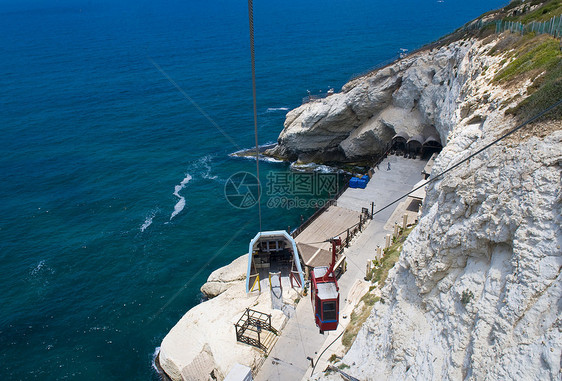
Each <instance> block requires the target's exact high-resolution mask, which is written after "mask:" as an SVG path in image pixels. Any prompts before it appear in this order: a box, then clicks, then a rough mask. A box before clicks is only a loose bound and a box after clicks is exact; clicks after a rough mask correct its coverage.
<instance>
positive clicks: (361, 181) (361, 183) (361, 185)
mask: <svg viewBox="0 0 562 381" xmlns="http://www.w3.org/2000/svg"><path fill="white" fill-rule="evenodd" d="M366 187H367V180H366V179H358V180H357V188H361V189H365V188H366Z"/></svg>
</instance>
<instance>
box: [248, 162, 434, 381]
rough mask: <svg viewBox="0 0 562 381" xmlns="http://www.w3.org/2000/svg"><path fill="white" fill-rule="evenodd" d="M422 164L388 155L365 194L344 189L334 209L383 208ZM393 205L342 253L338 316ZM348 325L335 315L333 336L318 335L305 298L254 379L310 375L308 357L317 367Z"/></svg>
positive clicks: (408, 183) (405, 188) (403, 189)
mask: <svg viewBox="0 0 562 381" xmlns="http://www.w3.org/2000/svg"><path fill="white" fill-rule="evenodd" d="M388 163H390V168H391V169H390V171H388V170H387V168H388ZM425 164H426V162H425V161H421V160H415V159H404V158H402V157H397V156H390V157H388V158H387V159H385V160H384V161H383V162H382V163H381V164H380V166H379V168H380V170H376V169H375V174H374V176H373V178H372V179H371V181H370V182H369V184H368V185H367V188H366V189H347V190H346V191H345V192H344V194H343V195H342V196H341V197H340V198H339V199H338V207H341V208H347V209H349V210H353V211H358V212H360V211H361V208H363V207H365V208H369V211H370V210H371V201H375V203H376V207H377V206H378V207H382V206H384V205H386V204H388V203H389V202H391V201H394V200H395V199H396V198H398V197H399V196H401V195H402V194H405V193H407V192H409V191H410V190H411V189H412V188H413V186H414V185H415V184H416V183H417V182H418V181H420V180H421V179H422V175H421V171H422V170H423V168H424V166H425ZM398 204H399V203H396V204H394V205H393V206H392V207H389V208H388V209H386V210H384V211H383V212H381V213H379V214H377V215H375V218H374V219H373V220H372V221H371V222H370V223H369V224H368V225H367V227H366V228H365V229H364V230H363V232H362V233H361V234H360V235H359V236H358V237H357V238H355V240H354V241H353V242H352V245H351V246H350V247H349V248H348V249H346V251H345V254H346V256H347V262H348V267H347V272H345V273H344V274H343V275H342V276H341V278H340V279H339V281H338V284H339V286H340V304H341V306H340V311H342V310H344V309H345V308H346V302H347V295H348V294H349V291H350V289H351V288H352V286H353V284H354V283H355V281H356V280H357V279H363V277H364V276H365V267H366V264H367V260H369V259H373V258H375V253H376V246H377V245H381V246H383V245H384V237H385V235H386V234H387V233H389V231H388V230H385V229H384V228H385V224H386V223H387V220H388V219H389V218H390V217H391V215H392V214H393V211H394V210H395V209H396V207H397V206H398ZM376 207H375V211H376V210H377V209H376ZM400 220H401V216H400ZM388 222H389V224H390V226H392V225H393V224H394V221H388ZM387 226H389V225H387ZM305 232H306V230H305ZM305 232H303V233H302V234H305ZM340 315H341V314H340ZM348 321H349V317H347V318H346V319H344V318H343V316H340V327H339V328H338V331H336V332H337V333H336V332H334V333H326V334H324V335H322V334H320V333H319V330H318V327H316V324H315V322H314V318H313V315H312V305H311V302H310V296H306V297H304V298H303V299H301V301H300V303H299V304H298V305H297V308H296V311H295V316H294V317H292V318H291V319H289V322H288V323H287V325H286V326H285V328H284V329H283V332H282V333H281V335H280V337H279V340H278V341H277V343H276V345H275V347H274V348H273V349H272V350H271V352H270V354H269V356H268V358H267V359H266V361H265V362H264V364H263V366H262V368H261V369H260V372H259V373H258V374H257V376H256V377H255V380H256V381H267V380H283V381H285V380H301V379H302V378H303V377H308V376H310V371H311V368H310V360H308V359H307V357H310V358H313V359H314V361H315V362H316V361H317V360H318V359H317V356H318V355H319V354H320V352H321V350H322V348H323V347H324V346H325V345H328V344H329V343H330V342H331V341H332V340H333V339H334V338H335V337H336V336H337V334H339V332H341V329H343V328H344V326H345V325H346V324H347V322H348ZM329 356H330V353H328V352H327V353H325V354H324V355H323V356H322V358H321V359H320V362H319V364H318V365H317V367H316V370H315V372H320V371H323V370H324V368H325V367H326V364H325V363H324V362H325V361H326V360H327V359H328V358H329Z"/></svg>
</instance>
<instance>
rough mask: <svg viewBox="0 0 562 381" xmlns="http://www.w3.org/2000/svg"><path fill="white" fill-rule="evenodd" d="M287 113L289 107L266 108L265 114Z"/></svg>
mask: <svg viewBox="0 0 562 381" xmlns="http://www.w3.org/2000/svg"><path fill="white" fill-rule="evenodd" d="M275 111H289V107H268V108H267V112H275Z"/></svg>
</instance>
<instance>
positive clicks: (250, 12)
mask: <svg viewBox="0 0 562 381" xmlns="http://www.w3.org/2000/svg"><path fill="white" fill-rule="evenodd" d="M248 19H249V24H250V56H251V61H252V96H253V102H254V138H255V142H256V177H257V179H258V218H259V222H260V230H259V231H260V232H261V231H262V230H261V229H262V228H261V183H260V151H259V145H258V111H257V102H256V53H255V49H254V5H253V0H248Z"/></svg>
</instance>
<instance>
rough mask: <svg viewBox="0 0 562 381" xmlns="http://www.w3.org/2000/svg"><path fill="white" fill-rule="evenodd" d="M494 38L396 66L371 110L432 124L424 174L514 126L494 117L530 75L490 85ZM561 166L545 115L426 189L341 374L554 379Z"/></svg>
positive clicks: (559, 126) (560, 332) (561, 129)
mask: <svg viewBox="0 0 562 381" xmlns="http://www.w3.org/2000/svg"><path fill="white" fill-rule="evenodd" d="M496 42H497V41H491V42H489V43H488V44H486V43H483V42H477V41H473V42H465V43H464V45H463V43H460V45H459V44H458V43H457V44H453V46H450V47H449V48H448V50H449V53H447V52H446V51H445V48H442V49H440V50H439V51H438V52H433V53H431V52H429V53H427V54H426V55H425V56H420V57H418V58H417V59H416V61H415V62H412V63H411V64H408V63H407V62H402V63H401V65H403V66H405V69H404V70H399V69H396V72H397V73H399V75H401V76H402V80H401V82H400V87H399V88H397V89H396V90H395V91H394V92H393V95H392V100H391V101H390V103H389V104H390V106H388V107H385V109H384V110H382V111H380V112H378V114H377V118H378V120H380V121H381V123H383V122H382V121H385V123H387V124H389V125H391V126H392V127H389V128H391V129H393V128H395V127H397V124H398V123H397V122H393V121H396V120H399V119H400V118H401V115H405V114H404V113H406V112H412V113H418V115H419V118H418V119H416V120H419V124H420V125H426V124H429V123H431V124H433V125H434V126H435V128H436V130H437V131H438V133H439V135H440V137H441V141H442V143H443V144H445V143H446V146H445V147H444V149H443V151H442V152H441V153H440V155H439V156H438V158H437V159H436V162H435V165H434V167H433V170H432V171H433V174H432V175H433V176H434V175H435V174H437V173H440V172H442V171H443V170H445V169H447V168H450V167H451V166H453V165H454V164H456V163H458V162H459V161H461V160H462V159H464V158H466V157H468V156H469V155H470V154H472V153H474V152H476V151H477V150H479V149H480V148H482V147H484V146H485V145H487V144H489V143H491V142H492V141H493V140H495V139H496V138H498V137H499V136H501V135H502V134H503V133H505V132H506V131H507V130H508V129H510V128H513V127H515V124H514V123H515V122H514V121H513V120H512V119H511V117H508V116H505V113H504V111H505V110H506V109H508V108H510V107H513V106H515V105H516V104H517V100H516V99H517V98H519V99H522V98H524V97H525V96H526V94H527V90H526V89H527V87H528V86H529V85H530V83H529V82H523V83H516V84H510V85H509V88H504V87H502V86H501V85H499V84H497V83H495V82H494V81H493V80H492V78H493V76H494V75H495V73H497V72H498V70H500V69H501V68H502V65H506V64H507V63H509V58H508V60H507V63H506V61H501V60H503V59H504V58H506V56H505V55H501V54H499V55H497V56H495V57H494V56H490V55H488V54H486V52H487V51H488V50H489V49H490V47H491V46H493V45H495V43H496ZM430 62H432V63H431V64H430ZM422 63H423V64H422ZM484 68H486V69H487V70H485V69H484ZM432 69H435V72H434V73H433V71H432ZM400 73H403V74H400ZM376 75H377V74H375V76H376ZM430 78H431V79H430ZM442 82H444V83H445V84H447V83H449V88H448V90H447V91H443V86H439V85H438V84H440V83H442ZM422 84H424V85H423V86H422ZM348 85H349V88H348V89H347V90H348V91H349V92H351V90H352V89H353V88H355V86H356V85H355V84H353V83H351V84H348ZM346 86H347V85H346ZM422 87H423V88H422ZM445 87H446V86H445ZM340 96H341V97H343V96H345V94H343V95H340ZM514 99H515V100H514ZM412 100H413V101H412ZM326 102H328V100H327V101H326ZM304 107H307V105H305V106H304ZM308 107H312V106H308ZM401 113H402V114H401ZM404 118H405V117H404ZM414 119H415V118H414ZM414 124H415V123H414ZM402 126H406V129H407V130H408V131H413V130H412V128H413V127H412V126H413V125H408V124H407V123H404V124H402ZM284 133H286V134H290V133H291V132H290V128H286V130H285V131H284ZM354 137H355V135H354V133H352V134H350V136H349V138H354ZM349 138H348V139H349ZM281 143H283V139H281ZM345 144H347V143H344V141H342V142H341V143H339V145H340V147H346V145H345ZM349 147H350V148H346V150H347V151H346V152H351V151H352V150H353V149H354V148H357V147H358V145H357V144H350V145H349ZM359 147H360V145H359ZM561 172H562V122H560V121H557V122H543V123H542V124H535V125H530V126H527V127H525V128H524V129H522V130H521V131H519V132H517V133H515V134H513V135H511V136H510V137H508V138H507V139H505V140H503V141H502V142H500V143H498V144H497V145H494V146H492V147H490V148H489V149H487V150H485V151H483V152H482V153H480V154H478V155H477V156H475V157H473V158H472V159H470V160H469V161H468V162H466V163H464V164H462V165H460V166H459V167H457V168H455V169H453V170H452V171H450V172H449V173H447V174H446V175H445V177H444V178H441V179H439V180H437V181H435V182H434V183H432V184H430V185H428V186H427V189H426V191H427V195H426V199H425V202H424V206H423V210H422V217H421V219H420V222H419V224H418V226H417V227H416V228H415V229H414V231H413V232H412V233H411V234H410V236H409V237H408V239H407V241H406V242H405V243H404V246H403V251H402V253H401V255H400V260H399V262H398V263H397V264H396V265H395V267H394V268H393V269H392V270H391V271H390V273H389V277H388V280H387V284H386V286H385V287H384V288H383V290H382V298H383V299H384V301H385V302H384V303H380V302H379V303H376V304H375V306H374V308H373V311H372V313H371V316H370V317H369V319H368V320H367V322H366V323H365V324H364V326H363V327H362V329H361V331H360V332H359V334H358V336H357V338H356V340H355V342H354V344H353V345H352V347H351V349H350V350H349V352H348V353H347V354H346V355H345V356H344V358H343V360H342V362H343V363H345V364H347V365H349V366H350V368H349V369H346V370H345V372H346V373H348V374H350V375H352V376H354V377H356V378H358V379H361V380H414V379H415V380H459V379H469V380H500V379H501V380H506V379H510V380H560V379H562V373H561V368H562V366H561V365H562V275H561V272H562V249H561V247H562V228H561V226H562V194H561V188H562V187H561ZM334 377H336V376H333V375H332V376H330V375H327V376H324V377H323V378H324V379H336V378H334Z"/></svg>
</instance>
